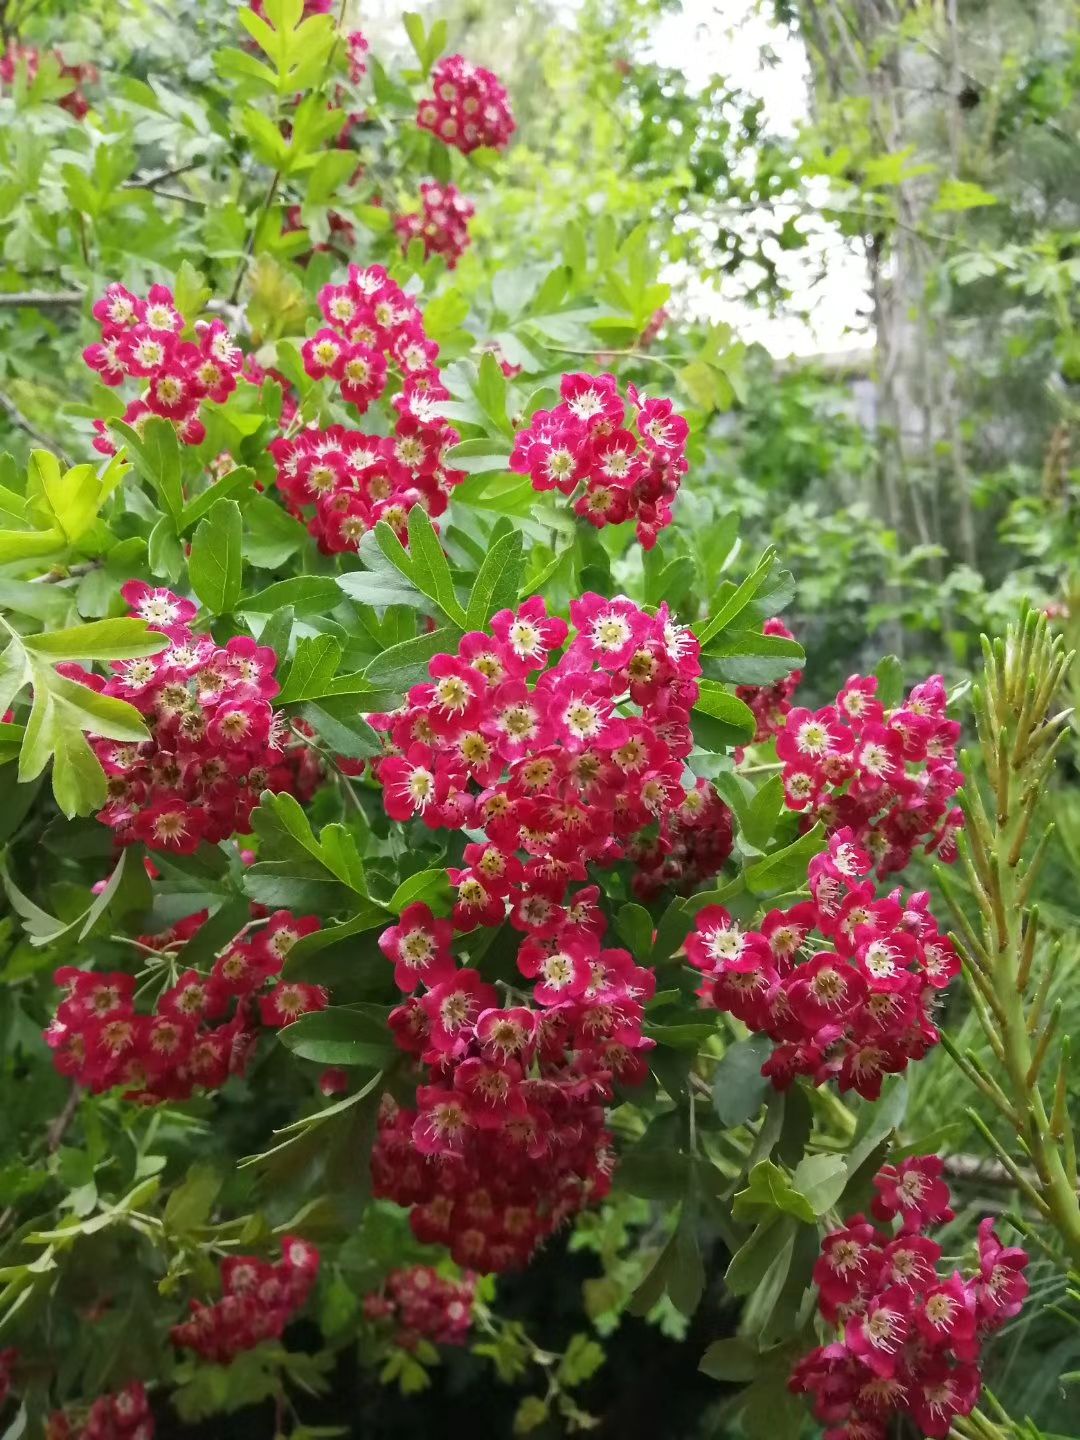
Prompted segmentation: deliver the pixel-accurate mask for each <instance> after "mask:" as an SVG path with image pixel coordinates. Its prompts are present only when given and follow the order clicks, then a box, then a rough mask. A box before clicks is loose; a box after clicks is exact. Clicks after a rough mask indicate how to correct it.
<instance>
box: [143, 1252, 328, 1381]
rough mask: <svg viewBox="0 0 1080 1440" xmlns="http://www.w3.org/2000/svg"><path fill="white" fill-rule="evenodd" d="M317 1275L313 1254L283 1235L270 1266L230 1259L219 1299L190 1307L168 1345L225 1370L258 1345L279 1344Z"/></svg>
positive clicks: (244, 1257) (225, 1264)
mask: <svg viewBox="0 0 1080 1440" xmlns="http://www.w3.org/2000/svg"><path fill="white" fill-rule="evenodd" d="M318 1273H319V1252H318V1250H317V1249H316V1248H315V1246H314V1245H312V1244H311V1243H310V1242H309V1241H307V1240H301V1239H299V1238H298V1237H297V1236H293V1235H286V1236H284V1237H283V1238H282V1241H281V1259H280V1260H279V1261H278V1263H277V1264H276V1265H271V1264H270V1263H269V1262H267V1261H265V1260H261V1259H260V1258H259V1257H258V1256H257V1255H230V1256H229V1258H228V1259H227V1260H224V1261H222V1264H221V1299H220V1300H217V1301H215V1302H214V1303H213V1304H212V1305H205V1304H203V1303H202V1302H201V1301H199V1300H192V1301H191V1318H190V1319H188V1320H185V1321H184V1322H183V1323H182V1324H179V1325H174V1326H173V1327H172V1330H171V1332H170V1333H171V1336H172V1342H173V1344H174V1345H176V1346H178V1347H180V1348H183V1349H187V1350H194V1351H195V1353H196V1354H197V1355H199V1356H200V1357H201V1358H202V1359H203V1360H209V1361H211V1362H213V1363H214V1364H216V1365H228V1364H231V1362H232V1361H233V1360H235V1358H236V1356H237V1355H239V1354H240V1353H241V1352H242V1351H244V1350H252V1349H254V1347H255V1346H256V1345H258V1344H260V1343H261V1342H262V1341H264V1340H280V1338H281V1336H282V1334H283V1333H284V1330H285V1327H286V1325H287V1324H288V1323H289V1321H290V1320H291V1319H292V1317H293V1316H294V1315H295V1314H296V1313H297V1312H298V1311H299V1310H301V1309H303V1307H304V1304H305V1303H306V1301H307V1298H308V1295H309V1294H310V1292H311V1287H312V1286H313V1285H314V1283H315V1279H316V1276H317V1275H318Z"/></svg>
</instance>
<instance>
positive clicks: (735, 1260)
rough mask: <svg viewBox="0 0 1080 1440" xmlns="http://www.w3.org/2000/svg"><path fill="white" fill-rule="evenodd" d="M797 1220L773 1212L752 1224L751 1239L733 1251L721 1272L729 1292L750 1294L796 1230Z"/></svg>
mask: <svg viewBox="0 0 1080 1440" xmlns="http://www.w3.org/2000/svg"><path fill="white" fill-rule="evenodd" d="M795 1226H796V1221H795V1220H793V1219H792V1217H791V1216H790V1215H780V1214H777V1213H775V1212H774V1213H772V1214H768V1215H766V1216H765V1217H764V1218H763V1219H761V1220H759V1221H758V1223H757V1224H756V1225H755V1227H754V1229H753V1231H752V1233H751V1235H750V1238H749V1239H748V1240H746V1241H744V1242H743V1244H742V1245H741V1246H740V1247H739V1249H738V1250H736V1252H735V1254H734V1255H733V1256H732V1257H731V1261H730V1263H729V1264H728V1268H727V1270H726V1272H725V1274H724V1284H725V1285H726V1286H727V1288H728V1290H730V1292H731V1293H732V1295H749V1294H750V1292H751V1291H752V1290H753V1289H754V1288H755V1287H756V1286H757V1285H759V1284H760V1283H761V1280H762V1278H763V1277H764V1275H765V1273H766V1272H767V1271H768V1269H769V1266H770V1265H771V1264H772V1263H773V1260H774V1259H775V1257H776V1255H777V1254H778V1253H779V1252H780V1250H782V1249H783V1247H784V1244H785V1243H786V1242H787V1240H788V1239H789V1238H790V1237H791V1236H793V1235H794V1233H795Z"/></svg>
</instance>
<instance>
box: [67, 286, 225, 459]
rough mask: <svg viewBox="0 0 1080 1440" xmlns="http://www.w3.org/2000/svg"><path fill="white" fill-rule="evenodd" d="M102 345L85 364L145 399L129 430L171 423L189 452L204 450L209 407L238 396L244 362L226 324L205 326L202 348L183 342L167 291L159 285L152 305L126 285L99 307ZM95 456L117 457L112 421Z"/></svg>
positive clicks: (100, 428)
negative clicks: (204, 408) (155, 418)
mask: <svg viewBox="0 0 1080 1440" xmlns="http://www.w3.org/2000/svg"><path fill="white" fill-rule="evenodd" d="M93 314H94V318H95V320H97V321H98V322H99V323H100V325H101V339H100V341H98V342H97V343H96V344H94V345H89V346H88V347H87V348H86V349H85V350H84V351H83V359H84V360H85V361H86V363H87V365H89V366H90V368H91V370H94V371H96V372H97V374H98V375H99V376H100V377H101V379H102V380H103V381H104V383H105V384H106V385H122V384H123V382H124V381H125V380H126V379H129V378H130V379H137V380H139V381H140V382H141V384H142V386H143V392H142V397H141V398H140V399H138V400H135V401H133V402H132V403H131V404H130V405H129V406H128V408H127V410H126V411H125V412H124V417H123V418H124V423H125V424H127V425H134V426H135V427H136V428H138V426H139V423H140V422H141V421H145V420H146V418H147V417H148V416H150V415H160V416H161V417H162V418H164V419H166V420H171V421H172V423H173V424H174V425H175V426H176V433H177V435H179V437H180V439H181V440H182V441H183V442H184V444H185V445H199V444H201V443H202V441H203V440H204V439H205V438H206V427H205V425H203V423H202V421H201V420H200V419H199V406H200V405H201V404H202V402H203V401H204V400H213V401H216V402H217V403H219V404H220V403H221V402H222V401H224V400H226V399H227V398H228V397H229V396H230V395H231V394H232V392H233V391H234V390H235V389H236V381H237V376H238V375H239V374H240V369H241V366H242V364H243V356H242V355H241V353H240V350H239V348H238V347H237V346H236V345H235V344H234V343H233V338H232V335H231V334H230V333H229V330H228V328H227V327H226V325H225V324H224V322H223V321H221V320H207V321H199V322H198V324H197V325H196V327H195V335H196V338H195V340H184V339H182V338H181V336H182V334H183V331H184V328H185V325H184V317H183V316H182V315H181V314H180V312H179V310H178V309H177V308H176V301H175V298H174V296H173V292H172V291H171V290H170V289H169V288H168V286H167V285H152V286H151V287H150V292H149V294H148V295H147V297H146V299H145V300H144V299H142V298H141V297H140V296H138V295H133V294H132V293H131V291H130V290H126V289H125V288H124V286H123V285H119V284H114V285H110V286H108V288H107V289H106V291H105V294H104V295H103V296H102V297H101V299H100V300H99V301H98V302H97V303H96V304H95V306H94V310H93ZM94 429H95V430H96V431H97V439H96V440H95V441H94V449H95V450H97V451H99V452H100V453H101V454H102V455H114V454H115V453H116V446H115V445H114V444H113V442H112V440H111V439H110V438H109V432H108V428H107V426H106V423H105V421H104V420H95V421H94Z"/></svg>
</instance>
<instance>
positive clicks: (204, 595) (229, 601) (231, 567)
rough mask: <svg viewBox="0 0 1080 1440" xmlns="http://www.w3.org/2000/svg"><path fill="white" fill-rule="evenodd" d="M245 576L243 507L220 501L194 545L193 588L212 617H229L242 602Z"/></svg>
mask: <svg viewBox="0 0 1080 1440" xmlns="http://www.w3.org/2000/svg"><path fill="white" fill-rule="evenodd" d="M242 572H243V553H242V522H241V518H240V507H239V505H237V503H236V501H235V500H218V501H217V502H216V504H215V505H214V507H213V509H212V510H211V511H210V513H209V515H207V516H206V518H205V519H204V520H201V521H200V522H199V524H198V527H197V528H196V530H195V538H194V539H193V540H192V542H191V555H190V557H189V559H188V578H189V580H190V581H191V588H192V590H194V592H195V594H196V595H197V596H198V598H199V600H200V601H201V602H202V604H203V605H205V606H206V608H207V610H209V611H210V613H211V615H226V614H228V613H229V612H230V611H231V610H234V609H235V608H236V602H237V601H238V600H239V598H240V588H241V581H242Z"/></svg>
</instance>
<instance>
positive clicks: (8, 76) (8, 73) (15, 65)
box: [0, 44, 100, 120]
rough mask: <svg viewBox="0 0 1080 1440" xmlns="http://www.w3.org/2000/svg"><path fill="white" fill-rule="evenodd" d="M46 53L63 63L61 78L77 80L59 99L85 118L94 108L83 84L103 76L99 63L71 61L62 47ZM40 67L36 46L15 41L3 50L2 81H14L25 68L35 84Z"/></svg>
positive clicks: (77, 116) (0, 58) (72, 112)
mask: <svg viewBox="0 0 1080 1440" xmlns="http://www.w3.org/2000/svg"><path fill="white" fill-rule="evenodd" d="M45 53H46V55H47V56H48V58H49V59H51V60H54V61H55V62H56V64H57V65H58V66H59V69H60V78H61V79H62V80H71V81H73V82H74V84H73V86H72V88H71V89H70V90H69V91H68V92H67V94H66V95H61V96H60V98H59V99H58V100H57V102H56V103H57V104H58V105H59V106H60V108H61V109H62V110H66V111H67V112H68V114H69V115H73V116H74V117H75V119H76V120H83V119H85V117H86V114H87V111H88V110H89V109H90V101H89V100H87V98H86V96H85V95H84V94H83V89H82V87H83V86H84V85H96V84H97V82H98V80H99V79H100V75H99V72H98V68H97V66H96V65H88V64H87V65H69V64H68V63H67V62H66V61H65V59H64V57H63V55H61V53H60V51H59V50H48V51H46V52H45ZM40 69H41V51H40V50H38V49H37V47H36V46H34V45H17V44H11V45H9V46H8V47H7V49H6V50H5V51H4V52H3V54H0V85H14V83H15V78H16V76H17V75H18V74H19V72H20V70H22V71H24V72H25V74H26V79H27V82H28V83H29V84H33V82H34V80H35V79H36V78H37V74H38V71H39V70H40Z"/></svg>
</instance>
